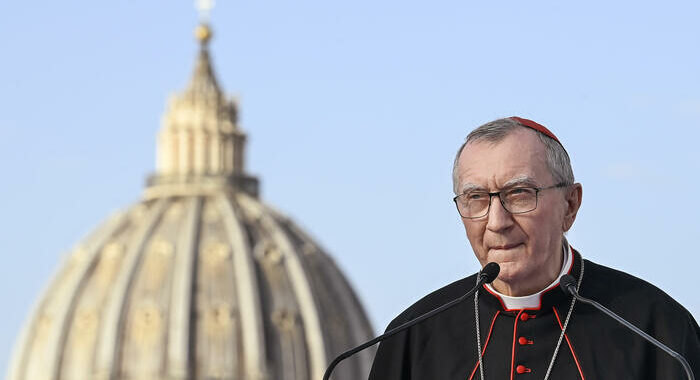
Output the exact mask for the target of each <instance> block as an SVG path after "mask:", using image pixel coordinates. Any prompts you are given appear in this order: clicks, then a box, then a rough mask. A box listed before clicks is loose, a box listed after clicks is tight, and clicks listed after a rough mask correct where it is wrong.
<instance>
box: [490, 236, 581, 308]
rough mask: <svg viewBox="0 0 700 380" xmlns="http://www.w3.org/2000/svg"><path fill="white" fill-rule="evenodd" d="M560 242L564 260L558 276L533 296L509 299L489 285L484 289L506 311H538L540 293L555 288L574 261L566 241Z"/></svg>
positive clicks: (509, 297)
mask: <svg viewBox="0 0 700 380" xmlns="http://www.w3.org/2000/svg"><path fill="white" fill-rule="evenodd" d="M562 240H563V241H562V253H563V254H564V260H562V261H563V263H562V266H561V271H560V272H559V275H558V276H557V277H556V278H555V279H554V281H552V283H551V284H549V285H548V286H547V287H545V288H544V289H542V290H540V291H539V292H537V293H535V294H530V295H529V296H522V297H511V296H507V295H505V294H501V293H499V292H498V291H496V289H494V288H493V286H491V284H486V287H487V288H488V290H489V291H490V292H491V293H493V294H494V295H496V296H498V297H500V298H501V301H502V302H503V306H505V308H506V309H507V310H520V309H539V307H540V297H541V296H542V293H544V292H546V291H548V290H549V289H551V288H553V287H555V286H557V285H558V284H559V278H561V276H563V275H565V274H567V273H569V270H570V269H571V265H572V264H573V261H574V260H573V255H572V254H571V247H570V246H569V243H568V242H567V241H566V239H562Z"/></svg>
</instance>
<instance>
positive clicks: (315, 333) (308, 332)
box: [239, 196, 327, 380]
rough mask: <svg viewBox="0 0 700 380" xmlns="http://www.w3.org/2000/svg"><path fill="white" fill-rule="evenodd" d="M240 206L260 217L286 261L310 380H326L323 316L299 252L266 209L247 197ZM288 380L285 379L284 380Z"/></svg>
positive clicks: (267, 234)
mask: <svg viewBox="0 0 700 380" xmlns="http://www.w3.org/2000/svg"><path fill="white" fill-rule="evenodd" d="M239 199H240V200H241V205H242V206H243V207H244V208H248V209H250V211H251V213H252V214H254V215H257V216H259V219H260V225H261V227H262V228H263V229H264V230H265V232H266V234H265V235H266V236H268V237H269V238H270V239H271V241H272V242H273V243H274V244H275V245H276V246H277V248H278V249H279V250H280V253H281V254H282V257H283V258H284V266H285V268H286V271H287V275H288V277H289V281H290V285H291V288H292V291H293V293H294V296H295V298H296V302H297V303H298V305H299V314H300V318H301V323H302V324H303V331H304V335H305V342H306V348H307V351H308V361H309V372H310V373H309V376H308V378H310V379H318V378H321V377H323V372H324V371H325V369H326V364H327V357H326V352H325V345H324V340H323V330H322V329H321V322H320V320H319V318H320V315H319V313H318V307H317V305H316V300H315V299H314V293H313V291H312V289H311V284H310V279H309V276H308V273H307V270H306V268H304V265H303V263H302V260H301V259H300V258H299V256H298V252H297V251H296V250H295V249H294V247H293V245H292V243H291V242H290V240H289V238H288V237H287V234H286V233H285V232H284V230H283V228H282V227H281V226H280V225H279V223H278V222H277V221H276V220H275V219H274V218H273V217H272V213H270V212H269V211H268V210H267V209H266V208H265V206H263V205H262V204H261V203H258V202H254V201H252V200H251V199H250V198H249V197H247V196H241V197H240V198H239ZM293 379H295V380H296V378H293ZM285 380H286V379H285Z"/></svg>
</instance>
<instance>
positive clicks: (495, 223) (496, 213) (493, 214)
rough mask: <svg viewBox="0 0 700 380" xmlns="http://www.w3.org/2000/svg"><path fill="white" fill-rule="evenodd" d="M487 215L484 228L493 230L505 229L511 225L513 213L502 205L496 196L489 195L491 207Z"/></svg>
mask: <svg viewBox="0 0 700 380" xmlns="http://www.w3.org/2000/svg"><path fill="white" fill-rule="evenodd" d="M487 217H488V222H487V223H486V228H488V229H489V230H490V231H493V232H497V231H502V230H505V229H507V228H509V227H510V226H512V225H513V214H511V213H510V212H508V210H506V209H505V208H504V207H503V205H502V204H501V199H500V198H499V197H498V196H493V197H491V207H489V213H488V215H487Z"/></svg>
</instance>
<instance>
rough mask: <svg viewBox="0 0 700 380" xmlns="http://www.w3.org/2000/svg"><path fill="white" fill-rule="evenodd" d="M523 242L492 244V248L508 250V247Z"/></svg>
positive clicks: (513, 246)
mask: <svg viewBox="0 0 700 380" xmlns="http://www.w3.org/2000/svg"><path fill="white" fill-rule="evenodd" d="M521 244H522V243H513V244H502V245H493V246H491V249H500V250H507V249H513V248H515V247H517V246H519V245H521Z"/></svg>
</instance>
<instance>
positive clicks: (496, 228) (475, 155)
mask: <svg viewBox="0 0 700 380" xmlns="http://www.w3.org/2000/svg"><path fill="white" fill-rule="evenodd" d="M457 179H458V187H457V189H458V191H459V193H460V194H461V193H463V192H465V191H466V190H468V189H475V190H482V191H488V192H496V191H501V190H504V189H508V188H512V187H516V186H526V187H548V186H552V185H554V184H555V183H554V179H553V177H552V174H551V172H550V171H549V168H548V167H547V161H546V153H545V148H544V145H543V144H542V142H541V141H540V140H539V138H538V137H537V135H536V134H535V132H534V131H530V130H528V129H525V128H518V129H516V130H514V131H513V132H511V133H510V134H509V135H507V136H506V137H505V138H504V139H503V140H501V141H500V142H498V143H496V144H493V143H490V142H475V143H469V144H468V145H467V146H466V147H465V148H464V150H463V151H462V154H461V155H460V157H459V160H458V166H457ZM576 186H578V188H576V190H580V185H576ZM567 194H570V195H567ZM571 194H573V193H572V192H571V191H569V190H568V189H566V188H564V189H549V190H543V191H541V192H540V193H539V195H538V198H539V200H538V204H537V208H536V209H535V210H533V211H530V212H527V213H524V214H516V215H512V214H510V213H509V212H508V211H506V210H505V209H504V208H503V206H502V205H501V203H500V202H499V200H498V198H497V197H494V198H492V200H491V208H490V210H489V213H488V214H487V215H486V216H485V217H483V218H478V219H466V218H462V222H463V223H464V228H465V229H466V231H467V237H468V238H469V242H470V244H471V246H472V249H473V250H474V253H475V254H476V257H477V259H478V260H479V262H480V263H481V265H482V266H483V265H485V264H487V263H488V262H491V261H493V262H496V263H498V264H499V265H500V266H501V272H500V274H499V276H498V280H497V282H496V283H494V285H495V286H496V288H497V289H498V290H499V291H505V293H506V294H509V295H514V296H519V295H526V294H531V293H534V292H537V291H539V290H541V289H542V287H545V286H547V285H548V284H549V283H550V282H551V281H552V280H553V279H554V277H556V276H557V275H558V273H559V270H560V269H561V265H562V264H561V243H562V240H561V239H562V235H563V232H564V231H565V230H568V228H569V227H571V223H573V218H572V217H571V210H572V204H571V203H570V201H571V200H572V199H569V198H571V197H572V196H574V197H575V195H571ZM578 195H579V198H578V202H580V192H579V194H578ZM573 201H574V203H575V202H576V200H575V199H574V200H573ZM573 206H574V207H573V217H575V213H576V210H578V203H576V204H575V205H573ZM497 285H501V286H497ZM538 287H539V289H538ZM501 288H503V289H501ZM519 293H522V294H519Z"/></svg>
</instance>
